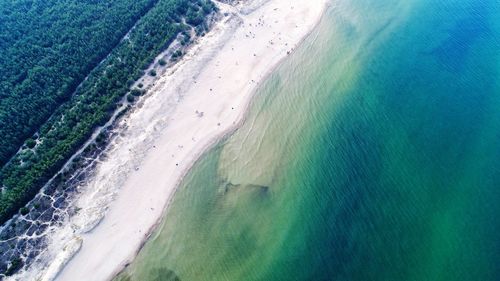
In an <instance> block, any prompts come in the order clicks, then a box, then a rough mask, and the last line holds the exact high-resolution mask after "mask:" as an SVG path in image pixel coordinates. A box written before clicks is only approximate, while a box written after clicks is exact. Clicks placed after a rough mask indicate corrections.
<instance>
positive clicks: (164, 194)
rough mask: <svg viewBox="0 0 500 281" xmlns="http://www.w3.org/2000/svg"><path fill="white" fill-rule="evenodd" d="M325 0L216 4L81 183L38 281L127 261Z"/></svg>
mask: <svg viewBox="0 0 500 281" xmlns="http://www.w3.org/2000/svg"><path fill="white" fill-rule="evenodd" d="M261 2H263V1H261ZM326 2H327V1H326V0H269V1H266V2H265V3H263V4H262V3H254V5H255V6H254V7H252V6H250V7H245V8H241V7H236V8H234V7H231V6H227V5H224V4H219V5H220V7H221V12H222V13H223V14H225V16H224V18H223V19H222V20H221V21H220V22H218V23H217V24H216V25H215V26H214V28H213V29H212V30H211V31H210V32H209V33H208V34H207V35H206V36H205V37H203V38H201V39H200V40H199V42H197V43H196V45H195V46H194V47H192V48H191V49H190V50H189V52H188V53H187V54H186V55H185V57H184V58H183V60H182V61H181V62H180V63H179V64H177V65H176V66H174V67H173V68H172V69H171V70H168V71H167V72H166V73H165V74H164V75H163V76H162V77H160V78H159V80H158V81H157V82H156V83H155V85H154V86H153V87H152V88H151V90H150V91H149V94H148V95H147V96H146V97H145V98H144V100H143V101H141V104H140V105H139V108H138V109H137V110H135V111H134V112H133V113H132V114H131V115H130V116H129V117H127V118H126V119H125V120H123V121H122V122H123V124H122V125H123V126H124V127H126V130H125V131H124V132H123V133H122V135H121V136H120V137H119V138H117V139H116V140H115V141H114V143H113V144H112V147H111V150H110V152H109V153H108V155H107V157H106V159H103V160H102V162H101V163H100V164H99V165H98V167H97V171H96V176H95V177H94V178H93V179H92V181H91V182H89V184H88V186H87V187H86V188H85V190H83V191H82V196H81V198H80V199H79V201H78V206H79V208H80V209H81V212H80V213H79V214H78V215H77V216H75V218H73V220H72V221H71V222H69V224H68V227H67V231H66V232H65V233H66V235H68V233H70V234H71V237H70V239H66V240H65V239H61V237H59V236H55V237H54V240H57V239H59V240H64V241H65V246H64V248H63V250H62V251H60V253H58V255H57V259H56V260H55V261H54V262H53V263H51V264H50V266H49V267H48V268H47V269H45V270H44V273H43V274H42V275H39V280H53V279H54V278H55V279H56V280H71V281H78V280H109V279H111V278H112V277H113V276H115V275H116V274H117V273H118V272H120V271H121V270H122V269H123V268H124V266H126V265H127V264H128V263H129V262H131V261H132V260H133V258H134V256H135V255H136V254H137V252H138V251H139V249H140V247H141V245H142V244H143V243H144V241H145V240H146V239H147V238H148V236H149V235H150V233H151V231H152V230H154V227H155V226H156V225H157V224H158V222H159V221H160V220H161V218H162V217H163V215H165V210H166V207H167V206H168V202H169V200H170V199H171V198H172V196H173V193H174V192H175V189H176V187H177V185H178V184H179V182H180V181H181V179H182V177H183V175H185V174H186V172H187V171H188V170H189V168H190V167H191V166H192V165H193V163H194V162H195V161H196V160H197V159H198V157H199V156H200V155H201V154H202V153H203V152H204V151H206V149H207V148H209V147H210V146H211V145H213V144H214V143H216V142H217V140H219V139H220V138H221V137H223V136H224V135H225V134H227V133H229V132H231V131H232V130H234V129H235V128H237V126H238V124H239V123H240V122H241V121H242V120H243V118H244V116H245V112H246V108H247V107H248V105H249V103H250V101H251V98H252V94H253V93H254V91H255V89H256V87H257V86H258V85H259V83H260V82H261V81H262V79H264V78H265V76H266V75H267V74H268V73H269V72H270V71H272V69H273V68H274V67H276V65H277V64H278V63H279V62H280V61H281V60H282V59H284V58H285V57H286V56H287V55H288V54H290V53H291V52H293V50H294V48H296V46H297V44H299V43H300V42H301V40H302V39H303V38H304V37H305V36H306V35H307V34H308V33H309V32H310V31H311V30H312V29H313V27H314V26H315V25H316V24H317V22H318V21H319V20H320V18H321V15H322V13H323V11H324V9H325V6H326ZM167 218H168V214H167ZM61 235H62V234H61ZM61 269H62V270H61Z"/></svg>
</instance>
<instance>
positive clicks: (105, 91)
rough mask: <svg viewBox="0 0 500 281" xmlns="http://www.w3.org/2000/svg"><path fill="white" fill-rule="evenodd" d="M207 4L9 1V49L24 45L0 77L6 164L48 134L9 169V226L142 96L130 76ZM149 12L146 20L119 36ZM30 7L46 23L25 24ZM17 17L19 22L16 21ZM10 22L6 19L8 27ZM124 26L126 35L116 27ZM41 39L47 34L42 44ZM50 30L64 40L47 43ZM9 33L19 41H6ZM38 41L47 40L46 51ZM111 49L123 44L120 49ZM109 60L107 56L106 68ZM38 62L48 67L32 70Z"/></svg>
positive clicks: (2, 173) (0, 11) (201, 0)
mask: <svg viewBox="0 0 500 281" xmlns="http://www.w3.org/2000/svg"><path fill="white" fill-rule="evenodd" d="M155 2H156V1H155ZM19 3H24V4H23V5H21V4H19ZM207 3H209V2H208V0H158V1H157V3H156V4H155V3H153V1H151V0H149V1H148V0H142V1H128V0H110V1H90V0H86V1H75V0H72V1H71V0H57V1H42V0H34V1H28V0H19V1H12V3H11V1H7V0H0V22H2V25H1V27H2V28H0V48H1V49H0V50H2V52H3V50H9V52H14V51H12V50H11V49H12V48H14V47H13V46H17V47H19V48H20V49H21V50H20V51H19V52H20V53H19V55H17V56H16V55H13V54H10V53H9V52H7V54H8V55H7V57H8V59H7V60H6V61H7V63H5V62H4V61H2V62H1V63H0V64H1V65H2V66H0V67H2V68H0V76H1V77H0V81H3V80H5V81H7V82H5V83H4V82H0V83H1V84H0V95H1V97H0V133H1V134H2V137H3V138H2V139H0V150H1V152H0V158H1V157H3V158H2V159H3V162H1V163H5V162H6V159H7V158H8V157H10V155H12V153H13V152H12V151H13V150H15V151H17V149H18V147H19V146H21V145H22V144H23V143H24V140H25V139H26V138H27V137H29V136H31V135H32V134H33V133H34V132H35V131H37V130H38V132H39V137H38V139H39V144H38V145H36V147H35V148H34V151H33V152H32V151H30V150H28V151H27V152H26V153H24V152H23V153H20V154H17V155H15V156H14V157H13V158H12V159H11V160H10V161H9V162H8V163H7V164H5V165H4V166H3V167H2V169H1V170H0V186H2V185H3V186H5V187H6V189H5V190H4V191H3V192H2V193H0V223H3V222H5V221H6V220H7V219H8V218H10V216H12V215H13V214H15V213H16V212H17V210H19V209H20V208H21V207H23V206H24V205H25V204H26V203H27V202H28V201H29V200H31V199H32V198H33V197H34V196H35V195H36V193H37V192H38V191H39V189H40V188H41V187H42V186H43V185H44V184H45V183H46V182H47V181H48V180H49V179H50V178H51V177H52V176H53V175H54V174H56V173H57V172H58V171H59V169H61V167H62V166H63V165H64V163H65V162H66V161H67V160H68V159H69V158H70V157H71V155H73V154H74V153H75V152H76V151H77V150H78V148H79V147H81V146H82V145H83V144H84V143H85V141H86V140H87V139H88V138H89V137H90V136H91V135H92V132H93V131H94V130H95V129H96V128H97V127H99V126H102V125H104V124H105V123H106V122H107V121H108V120H109V118H110V117H111V115H112V113H113V111H114V110H115V109H117V107H118V103H119V102H120V100H121V99H122V98H123V97H124V96H127V99H129V96H130V97H132V99H133V98H134V95H133V94H128V93H129V92H130V85H131V84H130V83H131V81H136V80H137V79H139V78H140V77H141V76H142V75H143V74H144V71H143V69H147V67H148V66H149V65H150V64H151V63H152V62H154V58H155V56H156V55H158V54H159V53H161V52H162V51H163V50H165V49H166V48H167V47H168V46H169V45H170V44H171V43H172V41H173V40H174V39H175V38H176V37H177V35H178V34H179V32H182V31H184V30H185V29H186V28H187V26H186V25H184V24H182V18H184V17H186V13H187V12H188V11H190V10H196V11H198V12H199V11H202V10H203V8H200V7H204V6H206V5H208V6H210V4H207ZM6 6H7V9H6V8H5V7H6ZM63 6H66V7H63ZM150 6H152V7H150ZM148 8H150V10H149V11H147V9H148ZM32 10H33V11H32ZM37 11H38V12H37ZM142 12H144V13H145V14H144V16H143V17H142V18H141V19H140V20H139V21H138V22H137V24H136V25H135V27H134V28H133V29H132V31H130V33H129V34H128V36H127V38H126V39H124V40H121V41H120V38H121V37H122V36H123V35H124V34H125V33H127V30H128V29H129V28H130V27H131V26H132V25H134V24H135V20H136V19H137V18H139V16H140V14H141V13H142ZM25 13H27V14H28V15H31V17H34V16H33V15H35V14H40V18H41V19H43V20H40V23H37V24H39V25H40V27H39V28H38V29H37V28H26V27H24V24H26V25H27V26H28V27H30V26H31V25H32V24H31V23H29V21H28V19H29V18H30V17H26V15H25ZM5 15H7V16H5ZM3 17H9V18H8V19H4V18H3ZM35 18H37V17H35ZM17 21H19V22H20V23H16V24H17V25H16V24H13V23H12V22H17ZM3 22H6V23H7V25H5V26H7V27H6V28H3V27H4V26H3ZM36 22H38V21H36ZM159 23H161V24H159ZM30 24H31V25H30ZM202 25H203V24H201V26H202ZM108 29H111V30H113V32H111V31H110V30H108ZM116 29H118V30H120V32H116V33H115V32H114V30H116ZM32 30H33V31H32ZM31 32H33V33H31ZM40 36H41V38H42V39H40V40H38V39H39V37H40ZM46 36H48V37H51V38H52V37H53V38H54V39H53V41H54V42H55V43H51V42H52V41H50V40H48V41H47V42H46V43H44V42H45V41H44V38H45V37H46ZM7 37H9V38H10V37H13V38H11V39H9V40H2V39H3V38H7ZM24 37H26V38H31V39H29V40H28V41H27V42H24V41H22V42H24V43H23V44H21V45H18V44H17V43H15V42H17V41H16V40H23V39H22V38H24ZM37 40H38V41H37ZM57 40H59V41H57ZM56 41H57V42H56ZM30 42H33V44H31V43H30ZM37 42H38V43H37ZM9 44H10V45H9ZM36 44H39V45H40V46H42V47H40V50H38V49H37V48H38V47H36V46H37V45H36ZM32 45H33V46H35V47H33V51H32V50H30V48H31V47H30V46H32ZM26 46H27V47H26ZM110 46H111V47H114V48H112V51H111V52H109V51H110ZM10 47H12V48H10ZM37 50H38V51H37ZM44 52H46V53H47V54H45V53H44ZM9 54H10V55H9ZM44 54H45V55H44ZM24 55H25V56H26V58H28V59H25V57H24ZM11 56H12V57H15V58H16V59H17V62H16V60H14V59H11ZM3 57H4V56H3ZM103 57H106V59H105V60H104V61H102V63H100V64H99V61H101V59H102V58H103ZM38 62H40V63H43V65H42V66H38V65H35V66H33V65H34V64H35V63H38ZM24 64H29V65H26V67H25V65H24ZM97 64H98V66H97V67H95V66H96V65H97ZM13 65H15V66H17V68H18V69H19V71H17V70H15V68H16V67H13ZM23 68H26V69H27V70H26V71H25V73H26V75H23V74H22V71H21V69H23ZM4 69H7V71H5V72H4ZM85 77H86V79H85V80H84V78H85ZM21 78H22V79H21ZM27 79H28V80H27ZM25 81H28V82H25ZM79 84H80V86H78V87H77V85H79ZM20 85H24V86H20ZM17 87H20V88H19V89H21V90H22V91H21V90H19V91H20V92H19V93H20V94H16V93H17V92H16V91H18V90H15V89H17ZM73 91H74V94H72V92H73ZM127 94H128V95H127ZM49 116H50V118H49ZM47 118H48V119H47ZM45 120H46V121H45ZM44 121H45V122H44ZM42 123H43V125H42ZM5 124H10V125H8V126H7V125H5ZM27 145H28V144H27ZM12 147H14V148H15V149H12ZM89 149H92V147H90V148H89Z"/></svg>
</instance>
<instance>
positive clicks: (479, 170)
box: [118, 0, 500, 281]
mask: <svg viewBox="0 0 500 281" xmlns="http://www.w3.org/2000/svg"><path fill="white" fill-rule="evenodd" d="M334 3H335V4H334V6H333V7H332V8H331V9H329V11H328V12H327V15H326V16H325V18H324V19H323V21H322V22H321V24H320V26H319V27H318V28H317V29H316V30H315V32H313V34H311V36H310V37H309V38H308V40H306V42H305V43H304V44H303V45H302V46H301V47H300V48H299V49H298V50H297V52H296V53H294V54H293V55H292V56H291V57H290V58H289V59H288V60H287V61H286V62H285V63H283V64H282V65H281V66H280V67H279V69H278V70H277V71H276V72H275V73H274V74H273V75H272V76H271V77H270V78H269V79H268V80H267V81H266V83H265V84H264V85H263V86H262V88H261V89H260V90H259V94H258V96H257V98H256V100H255V102H254V104H253V106H252V108H251V112H250V115H249V118H248V120H247V121H246V122H245V124H244V125H243V126H242V128H240V129H239V130H238V131H237V132H236V133H235V134H234V135H232V136H231V137H229V138H228V139H227V140H225V141H224V142H222V143H221V144H220V145H218V146H217V147H216V148H214V149H213V150H212V151H210V152H209V153H208V154H206V155H205V156H204V157H202V159H201V160H200V161H199V162H198V163H197V164H196V165H195V167H194V169H193V170H192V171H191V172H190V173H189V175H188V176H187V178H186V180H185V181H184V182H183V184H182V185H181V187H180V189H179V191H178V193H177V195H176V196H175V198H174V201H173V203H172V205H171V207H170V209H169V211H168V215H167V217H166V218H165V221H164V223H163V224H162V225H161V226H160V228H159V229H158V231H157V232H156V233H155V234H154V235H153V237H152V239H151V240H150V241H149V242H148V243H147V244H146V246H145V247H144V249H143V250H142V251H141V253H140V254H139V256H138V257H137V259H136V260H135V261H134V262H133V263H132V264H131V266H130V267H129V268H128V269H127V270H126V271H125V272H124V273H123V274H122V275H121V277H120V278H118V279H121V280H141V281H142V280H470V281H472V280H492V281H498V280H500V219H499V215H500V82H499V81H500V78H499V72H500V2H498V1H486V0H461V1H453V0H449V1H430V0H406V1H393V0H377V1H374V0H370V1H368V0H350V1H348V0H340V1H334Z"/></svg>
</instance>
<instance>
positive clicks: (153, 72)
mask: <svg viewBox="0 0 500 281" xmlns="http://www.w3.org/2000/svg"><path fill="white" fill-rule="evenodd" d="M149 75H150V76H153V77H154V76H156V70H154V69H151V70H150V71H149Z"/></svg>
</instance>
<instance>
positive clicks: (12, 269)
mask: <svg viewBox="0 0 500 281" xmlns="http://www.w3.org/2000/svg"><path fill="white" fill-rule="evenodd" d="M22 266H23V260H21V259H20V258H15V259H13V260H12V261H11V262H10V266H9V268H8V269H7V271H5V275H6V276H11V275H13V274H14V273H16V272H17V271H18V270H19V269H20V268H21V267H22Z"/></svg>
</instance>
